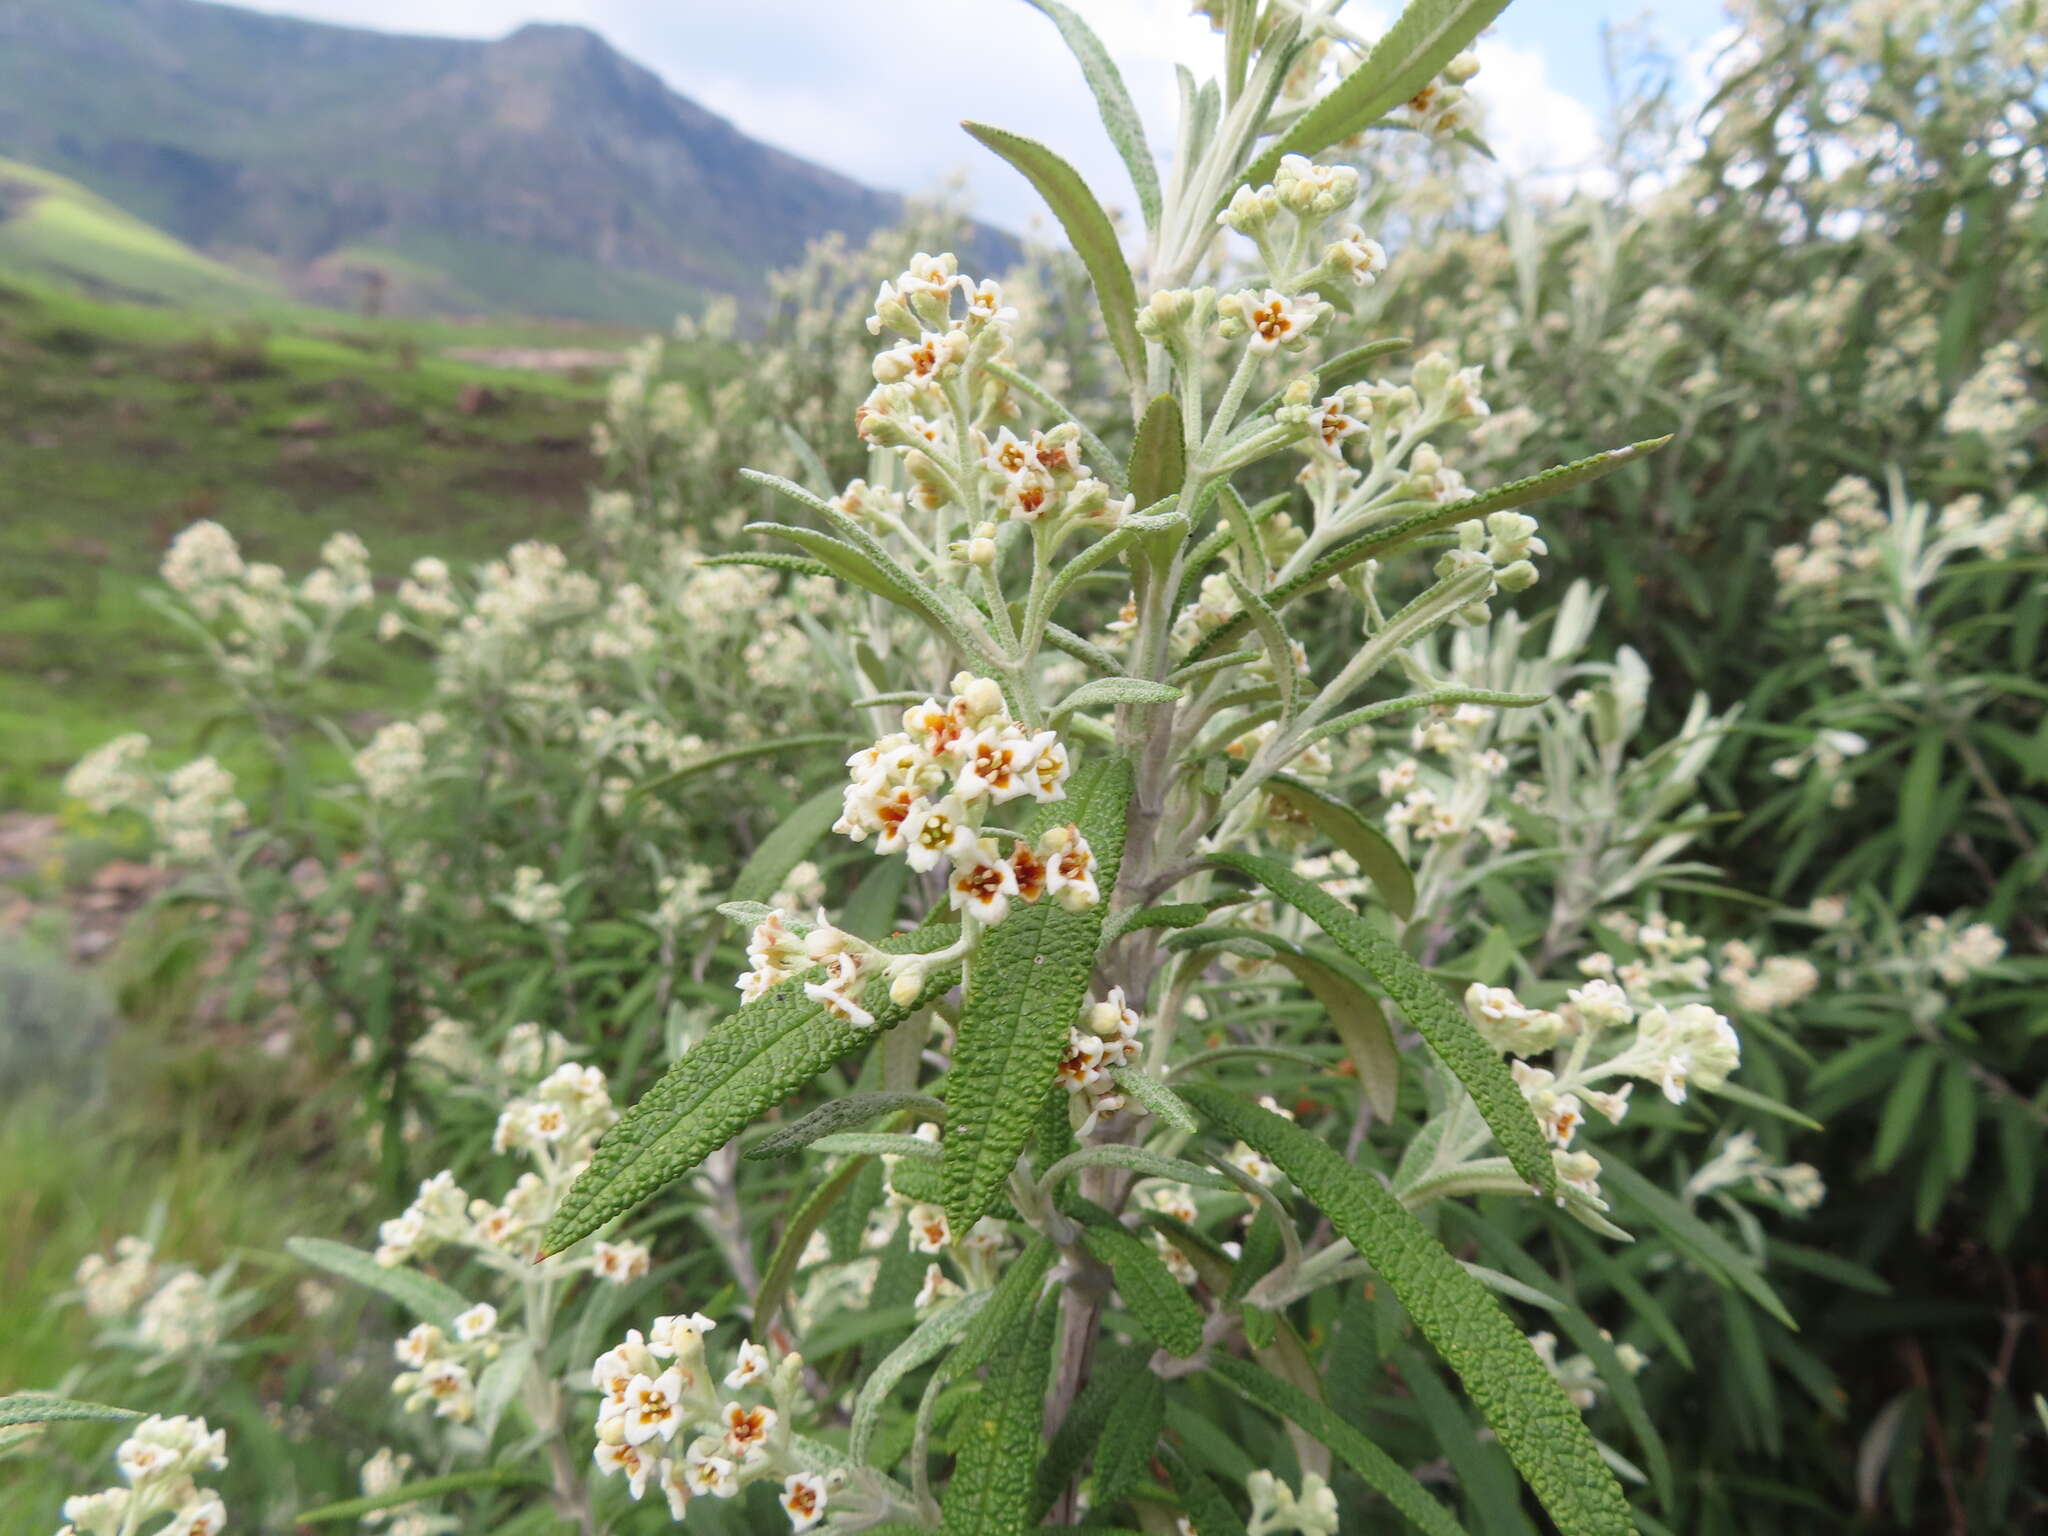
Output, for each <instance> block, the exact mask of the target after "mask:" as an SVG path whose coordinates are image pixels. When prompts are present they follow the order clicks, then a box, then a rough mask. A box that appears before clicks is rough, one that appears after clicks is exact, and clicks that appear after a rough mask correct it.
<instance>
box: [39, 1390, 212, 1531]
mask: <svg viewBox="0 0 2048 1536" xmlns="http://www.w3.org/2000/svg"><path fill="white" fill-rule="evenodd" d="M227 1464H228V1439H227V1433H226V1431H224V1430H218V1429H215V1430H209V1429H208V1428H207V1427H206V1420H204V1419H192V1418H186V1417H184V1416H183V1415H179V1416H177V1417H175V1418H163V1417H161V1416H152V1417H150V1418H147V1419H144V1420H143V1421H142V1422H141V1423H140V1424H138V1425H136V1426H135V1429H134V1431H133V1433H131V1434H130V1435H129V1436H128V1438H127V1439H125V1440H123V1441H122V1442H121V1443H120V1445H118V1446H116V1447H115V1449H114V1465H115V1466H117V1467H118V1468H120V1471H121V1479H122V1481H123V1482H124V1483H125V1484H126V1485H127V1486H126V1487H116V1488H108V1489H105V1490H103V1491H102V1492H99V1493H82V1494H78V1495H76V1496H75V1497H73V1498H69V1499H66V1500H65V1501H64V1519H65V1525H64V1527H63V1529H62V1530H60V1531H59V1532H58V1533H57V1536H142V1533H143V1532H144V1531H145V1530H146V1529H147V1527H148V1524H149V1522H150V1521H152V1520H154V1519H156V1518H157V1517H158V1516H160V1515H168V1516H169V1517H170V1518H169V1520H168V1521H167V1522H166V1523H165V1524H163V1525H161V1526H159V1527H157V1529H156V1532H155V1536H220V1532H221V1531H223V1530H225V1529H226V1527H227V1519H228V1512H227V1508H226V1506H224V1505H223V1504H222V1503H221V1499H220V1495H219V1494H217V1493H215V1492H214V1491H213V1490H212V1489H211V1488H202V1487H200V1486H199V1484H198V1482H197V1478H198V1476H199V1474H201V1473H204V1472H218V1471H219V1470H220V1469H221V1468H223V1467H225V1466H226V1465H227Z"/></svg>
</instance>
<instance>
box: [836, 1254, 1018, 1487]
mask: <svg viewBox="0 0 2048 1536" xmlns="http://www.w3.org/2000/svg"><path fill="white" fill-rule="evenodd" d="M994 1294H995V1292H993V1291H975V1292H974V1293H973V1294H971V1295H967V1296H962V1297H960V1298H959V1299H958V1300H957V1301H953V1302H949V1303H947V1304H946V1305H945V1306H943V1307H941V1308H940V1309H939V1310H938V1311H936V1312H934V1313H933V1314H932V1315H931V1316H930V1317H928V1318H926V1319H925V1320H924V1321H923V1322H921V1323H919V1324H918V1325H917V1328H916V1329H915V1330H914V1331H913V1332H912V1333H911V1335H910V1337H909V1338H907V1339H905V1340H904V1341H903V1342H902V1343H901V1344H898V1345H897V1346H896V1347H895V1348H894V1349H892V1350H890V1351H889V1353H888V1354H887V1355H885V1356H883V1358H882V1360H881V1363H880V1364H878V1365H877V1366H876V1367H875V1368H874V1370H872V1371H870V1372H869V1373H868V1379H867V1380H866V1381H864V1382H862V1383H861V1386H860V1394H859V1395H858V1396H857V1397H855V1398H854V1400H853V1433H852V1437H851V1438H850V1439H849V1441H848V1442H847V1445H848V1450H849V1451H850V1453H851V1454H852V1456H853V1459H854V1460H855V1461H858V1462H863V1463H864V1462H866V1461H867V1460H868V1453H869V1451H870V1450H871V1449H873V1446H874V1439H875V1429H876V1427H877V1426H878V1425H879V1424H880V1422H881V1417H882V1409H883V1408H884V1407H886V1406H887V1404H888V1402H889V1398H890V1396H891V1395H892V1394H893V1393H894V1392H895V1390H896V1388H897V1387H898V1386H900V1385H901V1384H902V1382H903V1379H904V1378H905V1377H906V1376H908V1375H909V1374H910V1373H911V1372H912V1371H915V1370H920V1369H922V1368H923V1367H924V1366H927V1365H929V1364H931V1362H932V1361H934V1360H936V1359H938V1358H939V1356H940V1355H942V1354H944V1353H945V1352H946V1351H947V1350H949V1349H951V1348H952V1347H953V1346H954V1345H955V1344H957V1343H958V1342H959V1341H960V1339H961V1336H962V1335H964V1334H965V1333H966V1332H967V1325H968V1324H969V1323H971V1322H973V1321H974V1320H975V1318H977V1317H979V1316H980V1315H981V1311H982V1309H983V1308H984V1307H986V1306H987V1305H988V1302H989V1298H990V1297H991V1296H993V1295H994Z"/></svg>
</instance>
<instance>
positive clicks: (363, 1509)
mask: <svg viewBox="0 0 2048 1536" xmlns="http://www.w3.org/2000/svg"><path fill="white" fill-rule="evenodd" d="M546 1481H547V1474H546V1473H545V1472H543V1471H542V1470H541V1469H540V1468H538V1467H534V1466H525V1465H520V1464H518V1463H508V1464H507V1465H505V1466H500V1467H482V1468H479V1469H478V1470H476V1471H474V1472H450V1473H449V1474H447V1476H445V1477H428V1478H422V1479H421V1480H420V1481H419V1482H416V1483H407V1484H406V1485H405V1486H404V1487H402V1488H387V1489H385V1490H384V1492H382V1493H373V1494H369V1495H366V1496H365V1497H363V1498H360V1499H344V1500H343V1501H342V1502H341V1503H339V1504H322V1505H321V1506H320V1507H319V1508H318V1509H306V1510H301V1511H300V1512H299V1513H298V1514H296V1515H294V1516H292V1518H293V1519H294V1520H296V1521H298V1522H300V1523H301V1524H304V1525H322V1524H325V1523H326V1522H327V1521H330V1520H355V1519H358V1518H360V1517H361V1516H363V1515H369V1514H375V1513H376V1512H377V1511H378V1510H380V1509H395V1508H397V1507H398V1506H399V1505H400V1504H410V1503H412V1502H413V1501H414V1500H415V1499H431V1498H434V1497H436V1496H437V1495H439V1494H443V1493H460V1492H462V1491H463V1490H464V1489H466V1488H504V1487H524V1486H529V1485H532V1484H538V1483H545V1482H546Z"/></svg>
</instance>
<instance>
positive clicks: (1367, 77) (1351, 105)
mask: <svg viewBox="0 0 2048 1536" xmlns="http://www.w3.org/2000/svg"><path fill="white" fill-rule="evenodd" d="M1506 9H1507V0H1408V4H1407V5H1406V6H1405V7H1404V8H1403V9H1402V11H1401V14H1400V16H1399V17H1398V18H1397V19H1396V20H1395V22H1394V24H1393V26H1391V27H1389V28H1388V29H1387V30H1386V31H1385V32H1384V33H1382V34H1381V35H1380V38H1379V40H1378V41H1377V42H1375V43H1374V44H1373V46H1372V51H1371V52H1370V53H1368V54H1367V55H1366V56H1365V59H1364V61H1363V62H1362V63H1361V64H1360V65H1359V66H1358V67H1357V68H1356V69H1354V70H1352V71H1351V73H1350V74H1348V75H1346V76H1345V77H1344V78H1343V79H1342V80H1341V81H1339V82H1338V84H1337V87H1336V89H1335V90H1333V91H1331V92H1330V93H1329V94H1328V95H1327V96H1325V97H1323V98H1322V100H1320V101H1318V102H1317V103H1316V104H1315V105H1314V106H1313V107H1311V108H1310V109H1309V110H1308V111H1307V112H1305V113H1303V114H1302V116H1301V118H1300V120H1299V121H1297V122H1296V123H1295V124H1294V125H1293V126H1292V127H1291V128H1289V129H1288V130H1287V131H1286V132H1285V133H1283V134H1281V135H1280V137H1279V138H1278V139H1276V140H1274V142H1273V143H1272V144H1271V145H1270V146H1269V147H1268V148H1267V150H1266V152H1265V153H1264V154H1262V155H1261V156H1259V158H1258V160H1257V161H1256V162H1255V163H1254V164H1253V165H1252V167H1251V168H1250V169H1249V170H1247V171H1246V172H1245V174H1244V178H1243V179H1244V181H1245V183H1246V184H1247V185H1249V186H1254V187H1256V186H1258V185H1259V184H1260V183H1262V182H1266V181H1270V180H1272V177H1273V172H1274V170H1275V169H1276V168H1277V167H1278V166H1279V164H1280V159H1281V156H1283V155H1316V154H1320V153H1321V152H1322V151H1323V150H1326V149H1328V148H1329V147H1330V146H1331V145H1332V144H1334V143H1336V142H1337V141H1338V140H1339V139H1348V138H1350V137H1351V135H1353V134H1354V133H1358V132H1360V131H1362V130H1363V129H1366V128H1369V127H1371V126H1372V125H1373V124H1374V123H1376V122H1378V121H1379V120H1380V119H1381V118H1383V117H1385V116H1386V115H1387V114H1388V113H1389V112H1391V111H1393V110H1394V108H1396V107H1398V106H1400V105H1401V103H1402V102H1404V101H1407V100H1408V99H1409V98H1410V97H1411V96H1413V95H1415V94H1416V92H1418V91H1420V90H1421V89H1422V88H1423V87H1424V86H1425V85H1427V84H1429V82H1430V80H1431V79H1432V78H1433V77H1434V76H1435V75H1436V73H1437V72H1438V71H1439V70H1441V69H1442V68H1443V67H1444V66H1445V65H1446V64H1448V63H1450V62H1451V59H1452V58H1453V57H1454V56H1455V55H1456V54H1457V53H1458V51H1459V50H1460V49H1462V48H1464V47H1466V46H1467V45H1468V44H1470V43H1471V41H1472V40H1473V39H1474V38H1476V37H1477V36H1478V35H1479V34H1480V33H1481V32H1482V31H1484V30H1485V28H1486V27H1487V26H1488V24H1489V23H1491V22H1492V20H1493V18H1494V17H1496V16H1498V15H1499V14H1500V13H1501V12H1502V11H1504V10H1506Z"/></svg>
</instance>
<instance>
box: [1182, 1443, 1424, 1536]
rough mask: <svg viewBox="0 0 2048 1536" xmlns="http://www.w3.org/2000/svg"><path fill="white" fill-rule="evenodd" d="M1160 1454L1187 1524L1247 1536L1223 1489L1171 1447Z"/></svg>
mask: <svg viewBox="0 0 2048 1536" xmlns="http://www.w3.org/2000/svg"><path fill="white" fill-rule="evenodd" d="M1161 1455H1162V1456H1163V1458H1164V1460H1165V1462H1166V1475H1167V1478H1168V1479H1169V1480H1170V1481H1171V1482H1172V1483H1173V1491H1174V1492H1175V1493H1177V1494H1179V1495H1180V1502H1181V1507H1182V1508H1183V1509H1185V1510H1186V1511H1187V1514H1188V1524H1190V1525H1192V1526H1193V1527H1194V1528H1195V1530H1196V1531H1197V1533H1206V1536H1248V1533H1247V1532H1246V1530H1245V1524H1244V1521H1243V1520H1242V1519H1241V1518H1240V1517H1239V1515H1238V1513H1237V1511H1236V1510H1235V1509H1233V1508H1232V1507H1231V1503H1230V1500H1228V1499H1226V1498H1225V1497H1223V1492H1222V1490H1221V1489H1219V1488H1218V1487H1217V1486H1216V1485H1215V1484H1214V1483H1212V1482H1210V1481H1209V1479H1208V1477H1207V1476H1206V1475H1205V1474H1203V1473H1202V1472H1200V1471H1198V1470H1197V1469H1196V1468H1195V1467H1194V1466H1192V1465H1190V1463H1189V1462H1188V1459H1187V1458H1186V1457H1185V1456H1183V1455H1181V1454H1180V1453H1179V1452H1178V1451H1176V1450H1175V1449H1173V1447H1171V1446H1166V1447H1163V1448H1162V1451H1161ZM1424 1497H1427V1495H1424Z"/></svg>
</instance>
